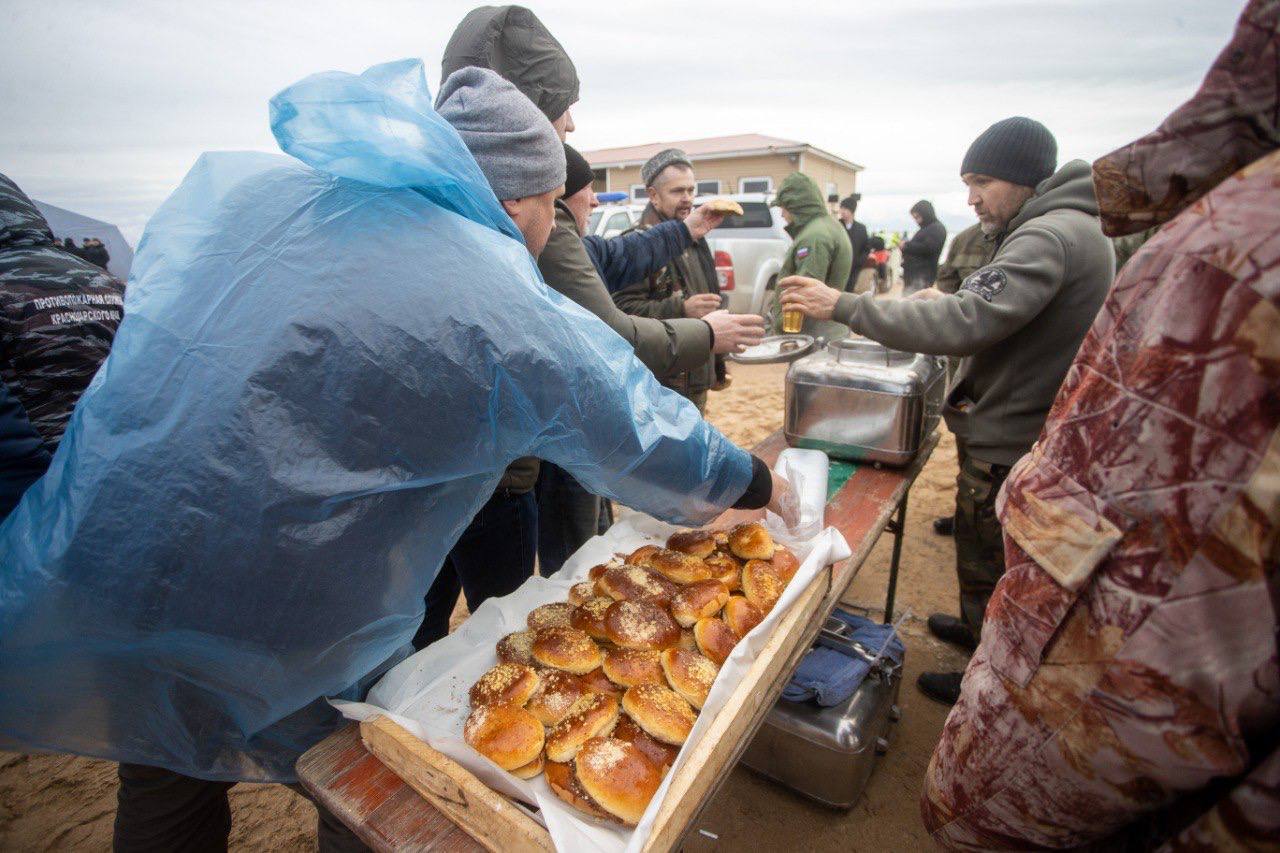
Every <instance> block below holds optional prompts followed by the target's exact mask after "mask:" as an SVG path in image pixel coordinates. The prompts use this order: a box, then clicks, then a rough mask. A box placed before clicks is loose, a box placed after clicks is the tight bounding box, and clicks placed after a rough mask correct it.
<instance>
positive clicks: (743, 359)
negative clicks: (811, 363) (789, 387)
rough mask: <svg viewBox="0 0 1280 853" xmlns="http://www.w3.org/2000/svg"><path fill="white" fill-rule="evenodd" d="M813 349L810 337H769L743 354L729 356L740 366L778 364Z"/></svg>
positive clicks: (794, 358)
mask: <svg viewBox="0 0 1280 853" xmlns="http://www.w3.org/2000/svg"><path fill="white" fill-rule="evenodd" d="M812 349H813V336H812V335H770V336H769V337H767V338H765V339H764V340H762V341H761V342H760V343H758V344H756V345H755V346H753V347H747V349H746V350H745V351H744V352H741V353H737V354H736V355H735V354H733V353H730V354H729V356H728V357H729V358H731V359H733V360H734V361H736V362H739V363H741V364H780V363H782V362H786V361H795V360H796V359H797V358H800V357H801V356H803V355H807V354H808V353H809V352H810V351H811V350H812Z"/></svg>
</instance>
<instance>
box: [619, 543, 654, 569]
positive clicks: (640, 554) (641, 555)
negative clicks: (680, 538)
mask: <svg viewBox="0 0 1280 853" xmlns="http://www.w3.org/2000/svg"><path fill="white" fill-rule="evenodd" d="M661 550H662V549H661V548H659V547H658V546H657V545H641V546H640V547H639V548H637V549H635V550H634V551H632V552H631V553H630V554H628V555H627V559H626V560H625V562H626V563H627V565H629V566H647V565H649V560H650V559H651V558H652V557H653V555H654V554H656V553H658V552H659V551H661Z"/></svg>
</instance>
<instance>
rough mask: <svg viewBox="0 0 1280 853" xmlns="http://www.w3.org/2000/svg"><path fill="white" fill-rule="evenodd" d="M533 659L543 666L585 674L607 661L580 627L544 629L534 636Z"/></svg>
mask: <svg viewBox="0 0 1280 853" xmlns="http://www.w3.org/2000/svg"><path fill="white" fill-rule="evenodd" d="M533 659H534V660H535V661H537V662H538V663H539V664H541V665H542V666H549V667H551V668H552V669H563V670H564V671H565V672H572V673H573V674H574V675H584V674H586V673H588V672H590V671H591V670H593V669H595V668H596V667H598V666H599V665H600V664H601V662H603V661H604V654H603V653H602V652H601V651H600V647H599V646H597V645H596V644H595V643H594V642H592V640H591V638H590V637H589V636H587V635H586V634H585V633H584V632H582V631H579V630H578V629H577V628H543V629H542V630H540V631H537V632H535V633H534V636H533Z"/></svg>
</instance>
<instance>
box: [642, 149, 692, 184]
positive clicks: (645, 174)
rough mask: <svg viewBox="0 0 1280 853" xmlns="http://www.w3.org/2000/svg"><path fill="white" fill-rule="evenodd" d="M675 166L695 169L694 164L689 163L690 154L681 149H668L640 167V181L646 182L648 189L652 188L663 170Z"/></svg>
mask: <svg viewBox="0 0 1280 853" xmlns="http://www.w3.org/2000/svg"><path fill="white" fill-rule="evenodd" d="M675 165H680V166H688V167H689V168H690V169H692V168H693V163H691V162H689V155H688V154H686V153H684V152H683V151H681V150H680V149H679V148H666V149H664V150H662V151H659V152H658V153H657V154H654V155H653V156H652V157H650V158H649V159H648V160H647V161H646V162H645V164H644V165H643V166H641V167H640V180H642V181H644V185H645V186H646V187H651V186H653V179H654V178H656V177H658V175H660V174H661V173H662V170H663V169H665V168H667V167H668V166H675Z"/></svg>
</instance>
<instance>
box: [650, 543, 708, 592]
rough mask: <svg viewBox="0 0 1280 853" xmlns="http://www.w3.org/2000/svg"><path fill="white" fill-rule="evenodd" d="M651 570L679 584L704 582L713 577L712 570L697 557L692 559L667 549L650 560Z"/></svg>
mask: <svg viewBox="0 0 1280 853" xmlns="http://www.w3.org/2000/svg"><path fill="white" fill-rule="evenodd" d="M649 568H651V569H653V570H654V571H655V572H657V573H658V574H660V575H662V576H663V577H665V578H666V579H667V580H669V581H674V582H675V583H678V584H686V583H693V582H694V581H704V580H706V579H707V578H709V577H711V569H709V568H707V564H706V563H704V562H702V561H701V560H699V559H698V558H697V557H690V556H689V555H688V554H681V553H680V552H679V551H669V550H667V549H666V548H663V549H662V550H661V551H658V552H657V553H656V554H654V555H653V556H652V557H650V558H649Z"/></svg>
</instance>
